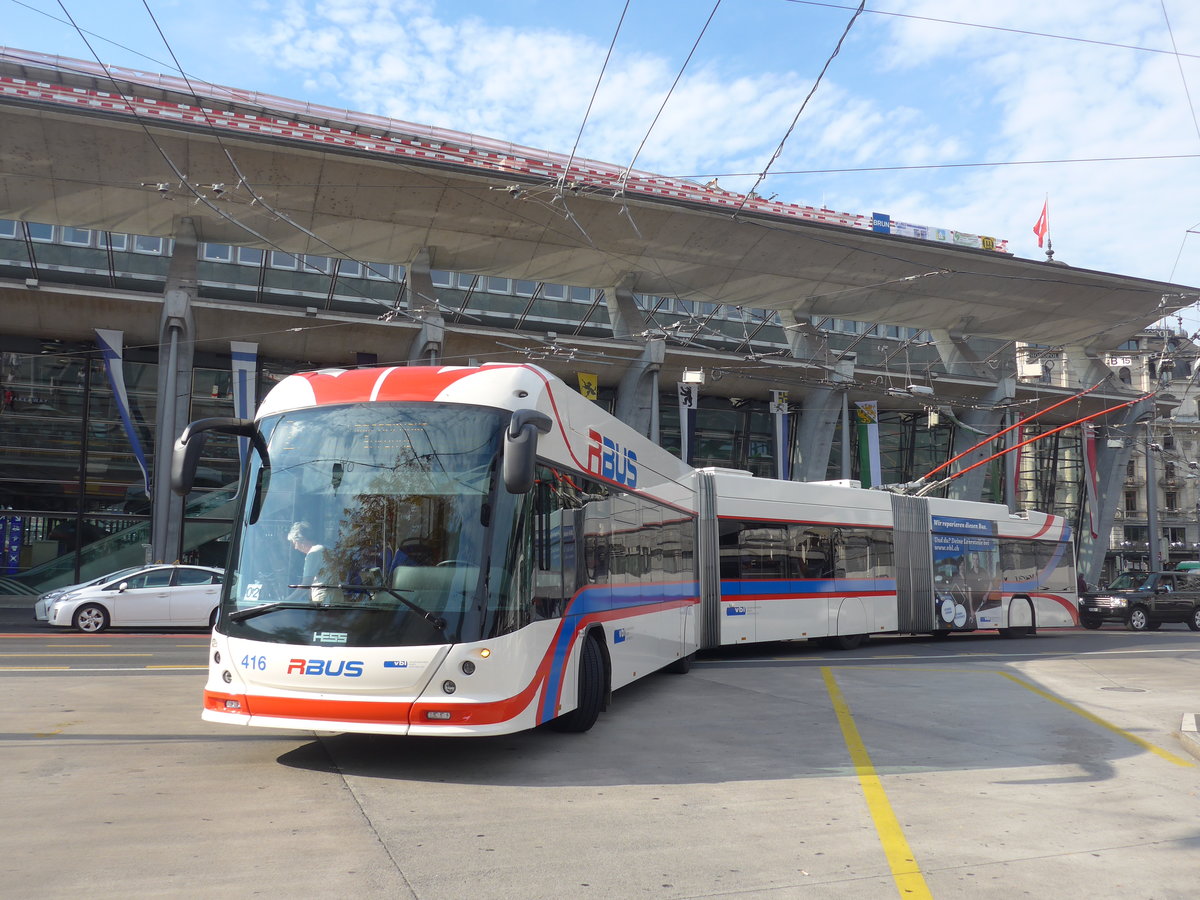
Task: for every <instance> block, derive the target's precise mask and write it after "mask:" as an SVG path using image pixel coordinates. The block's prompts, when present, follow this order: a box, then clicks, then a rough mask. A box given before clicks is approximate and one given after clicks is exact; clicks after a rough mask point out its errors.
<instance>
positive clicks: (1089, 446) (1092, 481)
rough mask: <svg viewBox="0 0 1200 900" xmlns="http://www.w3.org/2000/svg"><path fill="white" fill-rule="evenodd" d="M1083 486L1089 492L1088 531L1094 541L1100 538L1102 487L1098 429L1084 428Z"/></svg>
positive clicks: (1087, 426)
mask: <svg viewBox="0 0 1200 900" xmlns="http://www.w3.org/2000/svg"><path fill="white" fill-rule="evenodd" d="M1083 486H1084V489H1085V490H1086V491H1087V514H1088V530H1089V532H1090V533H1091V535H1092V539H1093V540H1095V539H1096V538H1098V537H1100V522H1099V518H1100V499H1099V498H1100V485H1099V482H1098V479H1097V476H1096V429H1095V428H1094V427H1093V426H1092V425H1087V424H1085V425H1084V426H1083Z"/></svg>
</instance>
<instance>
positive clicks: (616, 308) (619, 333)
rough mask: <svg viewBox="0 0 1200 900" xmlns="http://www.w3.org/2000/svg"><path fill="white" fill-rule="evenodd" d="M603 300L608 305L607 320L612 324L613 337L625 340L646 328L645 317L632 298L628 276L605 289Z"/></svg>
mask: <svg viewBox="0 0 1200 900" xmlns="http://www.w3.org/2000/svg"><path fill="white" fill-rule="evenodd" d="M604 302H605V304H606V305H607V306H608V320H609V322H610V323H611V324H612V332H613V337H614V338H616V339H617V340H619V341H627V340H630V339H632V338H634V337H636V336H637V335H639V334H641V333H642V332H644V331H645V330H646V317H645V316H644V315H643V314H642V311H641V310H640V309H638V307H637V302H636V301H635V300H634V299H633V287H632V280H631V279H630V278H629V277H626V278H624V279H623V280H622V281H621V282H620V283H619V284H616V285H613V286H612V287H610V288H608V289H607V290H605V292H604Z"/></svg>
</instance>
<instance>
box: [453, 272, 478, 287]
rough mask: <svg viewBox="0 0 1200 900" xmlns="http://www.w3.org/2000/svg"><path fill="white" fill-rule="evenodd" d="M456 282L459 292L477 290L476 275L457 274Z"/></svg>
mask: <svg viewBox="0 0 1200 900" xmlns="http://www.w3.org/2000/svg"><path fill="white" fill-rule="evenodd" d="M454 282H455V284H457V285H458V288H459V290H463V291H473V290H475V276H474V275H468V274H467V273H466V272H458V273H456V274H455V277H454Z"/></svg>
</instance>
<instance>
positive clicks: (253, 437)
mask: <svg viewBox="0 0 1200 900" xmlns="http://www.w3.org/2000/svg"><path fill="white" fill-rule="evenodd" d="M208 431H218V432H220V433H222V434H233V435H237V436H238V437H246V438H250V442H251V443H252V444H253V445H254V449H255V450H257V451H258V453H259V455H260V456H261V457H262V459H263V467H264V468H266V466H267V465H268V463H267V442H266V441H264V440H263V436H262V434H261V433H260V432H259V430H258V426H256V425H255V424H254V420H253V419H232V418H212V419H197V420H196V421H195V422H192V423H191V424H190V425H188V426H187V427H186V428H184V429H183V434H181V435H180V436H179V439H178V440H176V441H175V448H174V450H173V451H172V453H171V490H173V491H174V492H175V493H176V494H179V496H181V497H186V496H187V495H188V494H189V493H191V490H192V485H193V484H195V482H196V466H197V465H199V463H200V454H201V453H202V452H204V442H205V440H207V438H208V435H207V434H205V432H208Z"/></svg>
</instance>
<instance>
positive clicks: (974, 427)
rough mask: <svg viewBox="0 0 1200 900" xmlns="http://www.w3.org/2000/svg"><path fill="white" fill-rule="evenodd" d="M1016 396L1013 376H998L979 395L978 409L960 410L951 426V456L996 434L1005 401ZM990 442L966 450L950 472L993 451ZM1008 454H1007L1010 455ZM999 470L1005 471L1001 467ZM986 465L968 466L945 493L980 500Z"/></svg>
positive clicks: (954, 496) (1003, 414)
mask: <svg viewBox="0 0 1200 900" xmlns="http://www.w3.org/2000/svg"><path fill="white" fill-rule="evenodd" d="M1016 395H1017V382H1016V379H1015V378H1013V377H1011V376H1009V377H1006V378H1002V379H1000V381H999V382H997V383H996V384H995V385H994V386H993V387H992V388H991V389H990V390H989V391H988V392H987V394H985V395H984V397H983V398H982V401H983V402H982V403H981V404H980V406H981V407H982V408H979V409H969V410H963V412H962V414H961V415H959V416H957V418H958V422H959V424H958V425H957V426H956V427H955V429H954V445H953V449H952V452H951V454H950V455H951V456H957V455H958V454H959V453H962V452H963V451H964V450H966V449H967V448H968V447H973V446H974V445H975V444H978V443H979V442H980V441H981V440H983V439H984V438H985V437H986V436H987V435H989V434H996V433H998V432H999V431H1001V430H1002V429H1003V427H1004V420H1005V411H1006V409H1007V406H1008V403H1009V402H1011V401H1012V400H1013V398H1015V397H1016ZM995 452H996V451H995V449H994V448H993V446H992V444H991V443H987V444H984V445H983V446H982V447H979V448H978V449H976V450H974V451H972V452H971V453H968V454H967V455H966V456H964V457H963V458H962V459H960V460H959V461H958V462H956V463H955V464H954V471H956V472H961V471H962V470H963V469H965V468H967V467H968V466H971V465H974V464H975V463H977V462H979V461H980V460H981V459H986V458H987V457H989V456H991V455H992V454H993V453H995ZM1010 455H1011V454H1010ZM1000 468H1001V470H1003V471H1007V468H1006V467H1005V466H1001V467H1000ZM987 472H988V467H987V466H980V467H979V468H977V469H972V470H971V471H970V472H968V473H967V474H966V475H963V476H961V477H959V478H956V479H954V480H953V481H952V482H950V484H949V487H948V491H947V496H949V497H951V498H953V499H955V500H980V499H982V497H983V483H984V479H985V478H986V477H987Z"/></svg>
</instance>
